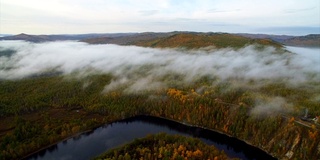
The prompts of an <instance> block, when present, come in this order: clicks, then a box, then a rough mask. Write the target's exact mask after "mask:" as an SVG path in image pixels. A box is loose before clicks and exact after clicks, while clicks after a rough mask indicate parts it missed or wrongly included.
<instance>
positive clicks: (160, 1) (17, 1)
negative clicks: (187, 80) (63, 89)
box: [0, 0, 320, 35]
mask: <svg viewBox="0 0 320 160" xmlns="http://www.w3.org/2000/svg"><path fill="white" fill-rule="evenodd" d="M170 31H196V32H229V33H265V34H286V35H306V34H312V33H317V34H319V33H320V1H319V0H263V1H262V0H0V34H19V33H27V34H82V33H119V32H170Z"/></svg>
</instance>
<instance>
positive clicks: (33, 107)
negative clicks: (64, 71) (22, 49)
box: [0, 75, 320, 159]
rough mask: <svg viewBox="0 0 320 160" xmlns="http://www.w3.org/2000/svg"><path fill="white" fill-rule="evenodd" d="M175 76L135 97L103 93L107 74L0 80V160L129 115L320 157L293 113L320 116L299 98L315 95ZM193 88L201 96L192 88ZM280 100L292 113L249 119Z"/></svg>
mask: <svg viewBox="0 0 320 160" xmlns="http://www.w3.org/2000/svg"><path fill="white" fill-rule="evenodd" d="M179 76H181V75H171V76H168V77H166V78H167V79H166V81H169V82H172V84H171V86H170V87H169V88H168V89H163V90H157V91H152V92H151V91H142V92H139V93H135V94H133V93H131V94H128V93H124V92H122V91H123V89H121V88H119V89H117V90H114V91H112V92H107V93H104V92H102V91H103V90H104V86H105V85H106V84H109V83H110V82H111V79H112V75H90V76H87V77H85V78H81V79H79V78H77V77H73V76H72V75H69V76H62V75H60V76H56V75H55V76H52V77H50V76H44V77H41V76H39V77H32V78H27V79H22V80H2V81H1V82H0V91H1V92H0V97H1V98H0V104H1V108H0V109H1V112H0V113H1V121H0V127H1V145H0V147H1V148H0V150H1V154H0V155H1V157H0V159H12V158H13V159H17V158H22V157H24V156H25V155H28V154H30V153H33V152H34V151H37V150H39V149H40V148H43V147H45V146H47V145H49V144H52V143H56V142H58V141H60V140H62V139H64V138H66V137H69V136H72V135H74V134H76V133H79V132H81V131H86V130H90V129H92V128H94V127H97V126H100V125H102V124H105V123H110V122H113V121H115V120H119V119H124V118H127V117H132V116H135V115H152V116H157V117H164V118H168V119H172V120H176V121H180V122H184V123H188V124H192V125H196V126H201V127H205V128H210V129H214V130H217V131H221V132H223V133H225V134H228V135H231V136H234V137H236V138H239V139H242V140H245V141H246V142H248V143H250V144H253V145H255V146H257V147H259V148H261V149H263V150H265V151H267V152H268V153H270V154H272V155H274V156H276V157H279V158H281V157H288V156H290V155H288V153H289V154H292V155H291V156H292V157H295V158H298V159H300V158H301V159H303V158H309V159H312V158H314V157H319V150H318V145H319V140H320V137H319V126H318V125H317V124H316V123H312V124H311V126H310V127H308V126H304V125H301V124H299V123H296V119H297V117H298V116H299V114H300V112H299V110H300V108H298V106H301V107H305V106H307V107H308V108H309V111H310V113H313V114H315V115H319V114H320V113H319V110H318V109H317V108H318V107H319V103H316V102H313V101H311V100H308V99H307V98H304V97H312V96H314V95H315V94H317V91H316V90H310V89H309V88H303V87H300V88H292V87H288V86H286V85H285V84H282V83H281V82H277V83H271V84H269V85H265V86H262V87H261V88H259V89H258V90H257V89H256V88H254V89H253V90H250V89H247V88H245V89H244V88H241V87H239V86H235V84H233V83H232V81H229V82H226V81H224V82H219V83H217V84H216V85H214V86H212V85H209V84H208V83H210V84H211V81H215V80H214V79H210V78H208V77H203V78H201V79H199V80H198V81H197V82H194V83H193V84H192V85H183V84H179V82H178V81H173V79H177V78H179ZM89 82H90V83H89ZM250 83H255V82H250ZM311 85H318V84H311ZM200 86H201V90H199V89H197V88H199V87H200ZM280 95H281V96H282V97H285V98H286V99H290V100H291V101H292V103H293V104H294V105H295V106H297V110H298V111H296V112H294V111H293V112H291V113H286V115H285V116H283V114H282V113H278V114H274V115H270V116H267V117H264V116H263V115H259V114H253V113H252V107H253V106H254V105H255V104H254V103H255V101H256V98H259V99H260V100H261V101H268V100H270V99H271V98H270V97H271V96H280ZM297 96H299V97H301V98H297Z"/></svg>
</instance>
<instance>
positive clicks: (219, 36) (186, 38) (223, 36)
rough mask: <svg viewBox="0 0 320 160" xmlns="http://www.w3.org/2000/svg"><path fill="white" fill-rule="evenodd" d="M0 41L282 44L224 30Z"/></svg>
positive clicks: (220, 45)
mask: <svg viewBox="0 0 320 160" xmlns="http://www.w3.org/2000/svg"><path fill="white" fill-rule="evenodd" d="M0 40H25V41H30V42H36V43H39V42H48V41H60V40H76V41H81V42H86V43H89V44H118V45H137V46H143V47H155V48H187V49H192V48H203V47H208V46H214V47H216V48H225V47H232V48H241V47H244V46H245V45H249V44H261V45H271V46H274V47H276V48H281V47H282V45H281V44H280V43H278V42H276V41H273V40H271V39H267V38H264V39H261V38H259V39H255V38H250V37H245V36H241V35H236V34H228V33H200V32H167V33H155V32H145V33H117V34H82V35H28V34H19V35H15V36H7V37H0Z"/></svg>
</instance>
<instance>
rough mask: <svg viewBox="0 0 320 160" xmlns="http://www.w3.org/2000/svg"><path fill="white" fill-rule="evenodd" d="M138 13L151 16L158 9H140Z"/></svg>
mask: <svg viewBox="0 0 320 160" xmlns="http://www.w3.org/2000/svg"><path fill="white" fill-rule="evenodd" d="M139 13H140V14H141V15H142V16H152V15H155V14H157V13H159V10H140V11H139Z"/></svg>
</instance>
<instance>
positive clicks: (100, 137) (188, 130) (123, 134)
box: [27, 116, 274, 160]
mask: <svg viewBox="0 0 320 160" xmlns="http://www.w3.org/2000/svg"><path fill="white" fill-rule="evenodd" d="M160 132H165V133H167V134H179V135H184V136H191V137H198V138H200V139H201V140H202V141H204V142H205V143H207V144H210V145H214V146H215V147H217V148H218V149H220V150H224V152H225V153H226V154H227V155H228V156H229V157H232V158H236V157H237V158H241V159H259V160H263V159H268V160H270V159H274V158H273V157H271V156H270V155H268V154H267V153H265V152H263V151H261V150H260V149H257V148H255V147H252V146H250V145H247V144H246V143H244V142H242V141H239V140H237V139H235V138H232V137H228V136H226V135H223V134H220V133H217V132H213V131H210V130H205V129H201V128H197V127H190V126H187V125H183V124H181V123H177V122H173V121H170V120H166V119H162V118H156V117H151V116H137V117H133V118H128V119H125V120H121V121H118V122H114V123H112V124H108V125H104V126H102V127H99V128H97V129H95V130H93V131H91V132H89V133H84V134H82V135H79V136H77V137H74V138H70V139H68V140H65V141H63V142H60V143H58V144H56V145H53V146H51V147H49V148H47V149H44V150H42V151H40V152H38V153H36V154H34V155H32V156H30V157H28V158H27V159H32V160H44V159H45V160H47V159H52V160H57V159H60V160H71V159H76V160H81V159H90V158H92V157H95V156H97V155H99V154H101V153H103V152H104V151H106V150H109V149H112V148H114V147H117V146H120V145H123V144H125V143H128V142H130V141H132V140H133V139H135V138H142V137H145V136H146V135H148V134H156V133H160Z"/></svg>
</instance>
